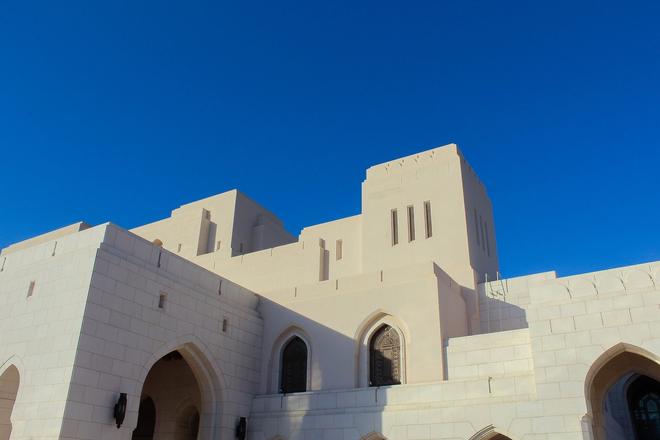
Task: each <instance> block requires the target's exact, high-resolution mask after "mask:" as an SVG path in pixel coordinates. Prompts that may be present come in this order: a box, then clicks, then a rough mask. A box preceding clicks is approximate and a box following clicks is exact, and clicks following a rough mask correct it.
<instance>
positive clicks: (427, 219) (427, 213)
mask: <svg viewBox="0 0 660 440" xmlns="http://www.w3.org/2000/svg"><path fill="white" fill-rule="evenodd" d="M424 226H425V228H426V238H431V236H432V235H433V221H432V220H431V202H424Z"/></svg>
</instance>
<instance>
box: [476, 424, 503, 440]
mask: <svg viewBox="0 0 660 440" xmlns="http://www.w3.org/2000/svg"><path fill="white" fill-rule="evenodd" d="M503 432H505V431H503V430H501V429H499V428H495V426H493V425H488V426H486V427H485V428H482V429H481V430H479V431H477V432H475V433H474V435H473V436H472V437H470V438H469V440H512V437H511V436H509V435H508V434H503Z"/></svg>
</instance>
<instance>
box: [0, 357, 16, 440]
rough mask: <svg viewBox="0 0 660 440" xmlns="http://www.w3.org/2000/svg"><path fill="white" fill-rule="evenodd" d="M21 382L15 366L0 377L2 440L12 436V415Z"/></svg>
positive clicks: (0, 439) (0, 436)
mask: <svg viewBox="0 0 660 440" xmlns="http://www.w3.org/2000/svg"><path fill="white" fill-rule="evenodd" d="M20 381H21V379H20V374H19V373H18V369H17V368H16V367H15V366H14V365H10V366H9V368H7V369H6V370H5V371H4V372H3V373H2V374H1V375H0V440H8V439H9V436H10V435H11V428H12V426H11V414H12V412H13V410H14V404H15V403H16V396H17V395H18V387H19V385H20Z"/></svg>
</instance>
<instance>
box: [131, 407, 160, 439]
mask: <svg viewBox="0 0 660 440" xmlns="http://www.w3.org/2000/svg"><path fill="white" fill-rule="evenodd" d="M155 429H156V405H155V404H154V401H153V399H152V398H151V397H148V396H147V397H144V398H142V399H141V400H140V410H139V412H138V424H137V426H136V427H135V430H134V431H133V440H152V439H153V438H154V431H155Z"/></svg>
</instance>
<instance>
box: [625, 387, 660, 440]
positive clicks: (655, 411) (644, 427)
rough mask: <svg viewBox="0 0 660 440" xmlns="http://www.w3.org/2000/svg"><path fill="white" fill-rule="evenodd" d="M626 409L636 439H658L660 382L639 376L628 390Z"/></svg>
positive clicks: (659, 428)
mask: <svg viewBox="0 0 660 440" xmlns="http://www.w3.org/2000/svg"><path fill="white" fill-rule="evenodd" d="M628 407H629V409H630V416H631V418H632V422H633V426H634V429H635V434H636V435H637V439H639V440H652V439H659V438H660V382H657V381H655V380H653V379H651V378H650V377H648V376H639V377H638V378H637V379H636V380H635V381H634V382H633V383H631V384H630V388H628Z"/></svg>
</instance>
